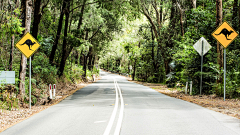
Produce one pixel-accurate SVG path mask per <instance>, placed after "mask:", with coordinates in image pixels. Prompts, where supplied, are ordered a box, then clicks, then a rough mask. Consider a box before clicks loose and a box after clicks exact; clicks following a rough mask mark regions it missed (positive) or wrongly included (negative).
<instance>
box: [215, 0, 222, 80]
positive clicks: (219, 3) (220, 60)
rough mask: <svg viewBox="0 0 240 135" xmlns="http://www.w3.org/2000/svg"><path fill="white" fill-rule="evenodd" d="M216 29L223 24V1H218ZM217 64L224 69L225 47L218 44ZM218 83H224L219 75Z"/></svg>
mask: <svg viewBox="0 0 240 135" xmlns="http://www.w3.org/2000/svg"><path fill="white" fill-rule="evenodd" d="M216 13H217V14H216V28H217V27H218V26H219V25H220V24H221V23H222V18H223V17H222V0H216ZM217 54H218V57H217V63H218V65H219V70H221V69H222V68H223V47H222V45H221V44H220V43H219V42H217ZM217 82H218V83H222V77H221V75H220V74H219V79H218V80H217Z"/></svg>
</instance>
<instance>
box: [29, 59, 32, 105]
mask: <svg viewBox="0 0 240 135" xmlns="http://www.w3.org/2000/svg"><path fill="white" fill-rule="evenodd" d="M31 70H32V69H31V57H30V58H29V109H31Z"/></svg>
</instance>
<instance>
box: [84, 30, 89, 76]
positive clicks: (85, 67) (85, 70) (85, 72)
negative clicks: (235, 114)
mask: <svg viewBox="0 0 240 135" xmlns="http://www.w3.org/2000/svg"><path fill="white" fill-rule="evenodd" d="M87 39H88V30H86V37H85V40H87ZM83 59H84V63H83V71H84V74H83V76H84V77H86V75H87V56H85V54H84V56H83Z"/></svg>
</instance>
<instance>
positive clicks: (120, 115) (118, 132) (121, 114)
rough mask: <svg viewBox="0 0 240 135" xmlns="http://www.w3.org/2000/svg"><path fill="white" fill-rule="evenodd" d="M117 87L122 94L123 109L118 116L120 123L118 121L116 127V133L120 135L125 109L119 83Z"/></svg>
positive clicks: (115, 134)
mask: <svg viewBox="0 0 240 135" xmlns="http://www.w3.org/2000/svg"><path fill="white" fill-rule="evenodd" d="M116 83H117V82H116ZM117 88H118V91H119V96H120V100H121V109H120V113H119V117H118V123H117V126H116V129H115V132H114V135H119V134H120V130H121V126H122V121H123V111H124V102H123V97H122V93H121V89H120V88H119V85H118V84H117Z"/></svg>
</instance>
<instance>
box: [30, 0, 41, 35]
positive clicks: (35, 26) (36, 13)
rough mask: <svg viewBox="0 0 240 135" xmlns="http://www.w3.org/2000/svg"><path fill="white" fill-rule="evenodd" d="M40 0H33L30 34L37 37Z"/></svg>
mask: <svg viewBox="0 0 240 135" xmlns="http://www.w3.org/2000/svg"><path fill="white" fill-rule="evenodd" d="M41 1H42V0H35V1H34V20H33V27H32V36H33V37H34V38H35V39H37V35H38V25H39V23H40V20H41V17H42V15H41V13H40V6H41Z"/></svg>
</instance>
